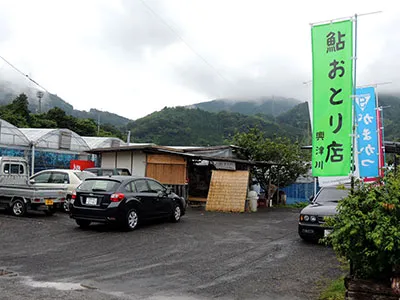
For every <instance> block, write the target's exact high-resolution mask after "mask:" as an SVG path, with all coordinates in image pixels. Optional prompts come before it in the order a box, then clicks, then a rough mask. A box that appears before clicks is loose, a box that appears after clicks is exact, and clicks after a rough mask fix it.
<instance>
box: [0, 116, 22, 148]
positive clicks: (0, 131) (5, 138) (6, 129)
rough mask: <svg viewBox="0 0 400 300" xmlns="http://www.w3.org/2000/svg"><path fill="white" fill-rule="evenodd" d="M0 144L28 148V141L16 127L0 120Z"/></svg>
mask: <svg viewBox="0 0 400 300" xmlns="http://www.w3.org/2000/svg"><path fill="white" fill-rule="evenodd" d="M0 144H1V145H15V146H29V139H28V138H27V137H26V135H25V134H24V133H23V132H22V131H21V130H20V129H19V128H18V127H16V126H14V125H12V124H11V123H8V122H7V121H5V120H3V119H0Z"/></svg>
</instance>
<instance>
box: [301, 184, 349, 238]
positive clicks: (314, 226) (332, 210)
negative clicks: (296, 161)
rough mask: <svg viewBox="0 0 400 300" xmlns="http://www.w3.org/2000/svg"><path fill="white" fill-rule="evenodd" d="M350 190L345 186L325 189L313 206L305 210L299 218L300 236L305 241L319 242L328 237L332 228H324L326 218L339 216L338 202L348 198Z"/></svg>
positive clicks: (316, 198)
mask: <svg viewBox="0 0 400 300" xmlns="http://www.w3.org/2000/svg"><path fill="white" fill-rule="evenodd" d="M349 192H350V190H349V188H348V187H344V186H330V187H323V188H322V189H321V190H320V191H319V192H318V194H317V195H316V197H315V199H313V200H312V201H311V204H309V205H308V206H306V207H305V208H303V210H302V211H301V212H300V216H299V235H300V237H301V238H302V239H304V240H310V241H318V240H319V239H321V238H323V237H324V236H326V235H328V234H329V233H330V232H331V231H332V228H328V227H325V226H323V224H324V223H325V220H324V218H325V217H332V216H334V215H336V214H337V211H336V207H337V204H338V202H339V201H340V200H341V199H343V198H345V197H347V196H348V194H349Z"/></svg>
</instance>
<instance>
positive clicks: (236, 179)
mask: <svg viewBox="0 0 400 300" xmlns="http://www.w3.org/2000/svg"><path fill="white" fill-rule="evenodd" d="M248 182H249V171H223V170H213V171H212V175H211V183H210V189H209V191H208V197H207V204H206V210H208V211H222V212H244V210H245V203H246V197H247V187H248Z"/></svg>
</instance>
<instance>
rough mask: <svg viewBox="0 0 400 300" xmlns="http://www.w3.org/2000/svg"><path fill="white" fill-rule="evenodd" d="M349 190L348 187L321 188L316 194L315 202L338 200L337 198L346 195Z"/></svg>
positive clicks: (339, 198)
mask: <svg viewBox="0 0 400 300" xmlns="http://www.w3.org/2000/svg"><path fill="white" fill-rule="evenodd" d="M349 192H350V191H349V190H348V189H338V188H323V189H322V190H321V192H320V193H319V194H318V195H317V198H316V199H315V202H320V203H322V202H338V201H339V200H341V199H343V198H345V197H347V195H348V194H349Z"/></svg>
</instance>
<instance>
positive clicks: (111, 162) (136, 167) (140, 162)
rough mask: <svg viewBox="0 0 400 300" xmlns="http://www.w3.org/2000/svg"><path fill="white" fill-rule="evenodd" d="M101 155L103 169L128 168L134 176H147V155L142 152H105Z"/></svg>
mask: <svg viewBox="0 0 400 300" xmlns="http://www.w3.org/2000/svg"><path fill="white" fill-rule="evenodd" d="M101 155H102V156H101V167H102V168H127V169H129V170H130V171H131V173H132V175H137V176H145V175H146V154H145V153H143V152H141V151H140V152H139V151H124V152H105V153H102V154H101Z"/></svg>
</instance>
